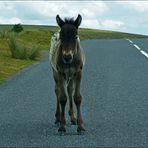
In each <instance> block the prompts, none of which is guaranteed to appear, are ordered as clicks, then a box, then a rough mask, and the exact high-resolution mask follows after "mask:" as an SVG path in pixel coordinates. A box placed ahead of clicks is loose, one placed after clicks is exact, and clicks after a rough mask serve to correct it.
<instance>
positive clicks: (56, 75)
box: [53, 69, 61, 124]
mask: <svg viewBox="0 0 148 148" xmlns="http://www.w3.org/2000/svg"><path fill="white" fill-rule="evenodd" d="M53 77H54V81H55V94H56V97H57V108H56V113H55V118H56V119H55V124H58V123H59V122H60V119H61V110H60V101H59V88H58V74H57V72H56V71H55V70H54V69H53Z"/></svg>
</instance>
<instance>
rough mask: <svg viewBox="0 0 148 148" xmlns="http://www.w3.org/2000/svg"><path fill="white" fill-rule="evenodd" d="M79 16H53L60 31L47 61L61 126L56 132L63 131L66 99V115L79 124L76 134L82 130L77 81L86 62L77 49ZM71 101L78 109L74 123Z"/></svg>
mask: <svg viewBox="0 0 148 148" xmlns="http://www.w3.org/2000/svg"><path fill="white" fill-rule="evenodd" d="M81 20H82V17H81V15H78V17H77V18H76V20H74V19H68V18H65V20H62V19H61V18H60V17H59V15H57V16H56V21H57V24H58V25H59V27H60V31H59V32H56V33H55V34H54V35H53V36H52V39H51V47H50V52H49V57H50V62H51V65H52V69H53V77H54V80H55V93H56V96H57V109H56V113H55V117H56V121H55V123H58V122H59V123H60V127H59V129H58V131H59V132H62V133H63V132H66V128H65V125H66V121H65V105H66V102H67V98H69V115H70V119H71V123H72V124H76V123H77V125H78V128H77V131H78V132H82V131H85V129H84V127H83V121H82V116H81V111H80V105H81V101H82V96H81V94H80V82H81V77H82V69H83V66H84V63H85V56H84V52H83V49H82V48H81V47H80V40H79V37H78V27H79V25H80V23H81ZM73 100H74V102H75V105H76V108H77V120H76V118H75V116H74V111H73Z"/></svg>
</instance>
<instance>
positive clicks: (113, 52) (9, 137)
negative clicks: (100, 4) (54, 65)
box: [0, 39, 148, 147]
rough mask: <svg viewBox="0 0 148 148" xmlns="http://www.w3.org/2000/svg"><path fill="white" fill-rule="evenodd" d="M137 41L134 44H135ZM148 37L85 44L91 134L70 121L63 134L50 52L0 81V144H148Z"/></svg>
mask: <svg viewBox="0 0 148 148" xmlns="http://www.w3.org/2000/svg"><path fill="white" fill-rule="evenodd" d="M130 41H132V42H133V43H132V42H130ZM134 44H136V45H137V46H138V47H139V48H140V49H141V50H143V51H145V53H148V39H145V40H144V39H141V40H140V39H139V40H138V39H134V40H132V39H131V40H126V39H121V40H92V41H84V42H82V46H83V48H84V50H85V53H86V65H85V68H84V73H83V80H82V85H81V90H82V95H83V102H82V115H83V120H84V126H85V128H86V130H87V131H86V133H85V134H84V135H77V132H76V129H77V127H76V126H74V125H71V124H70V120H69V116H68V113H67V112H68V103H67V112H66V120H67V126H66V129H67V132H66V134H65V135H64V136H60V135H59V134H58V131H57V130H58V127H56V126H55V125H54V113H55V108H56V98H55V94H54V81H53V77H52V71H51V67H50V64H49V61H48V56H46V58H45V59H44V60H42V61H40V62H37V63H35V64H33V65H32V66H30V67H28V68H26V69H24V70H22V71H20V72H18V73H17V74H16V75H14V76H12V77H11V78H10V79H9V80H7V81H6V82H5V83H3V84H2V85H0V146H1V147H3V146H5V147H6V146H10V147H12V146H15V147H20V146H21V147H22V146H23V147H32V146H33V147H43V146H44V147H46V146H50V147H98V146H100V147H141V146H144V147H146V146H147V147H148V58H147V57H146V54H145V55H144V54H142V52H141V51H140V50H138V48H137V46H134Z"/></svg>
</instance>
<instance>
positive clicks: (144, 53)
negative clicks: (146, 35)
mask: <svg viewBox="0 0 148 148" xmlns="http://www.w3.org/2000/svg"><path fill="white" fill-rule="evenodd" d="M140 52H141V53H142V54H143V55H144V56H146V57H147V58H148V54H147V53H146V52H145V51H143V50H141V51H140Z"/></svg>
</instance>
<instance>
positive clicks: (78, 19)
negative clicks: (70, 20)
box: [74, 14, 82, 28]
mask: <svg viewBox="0 0 148 148" xmlns="http://www.w3.org/2000/svg"><path fill="white" fill-rule="evenodd" d="M81 21H82V17H81V15H80V14H78V17H77V18H76V20H75V22H74V24H75V26H76V28H78V27H79V26H80V24H81Z"/></svg>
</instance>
